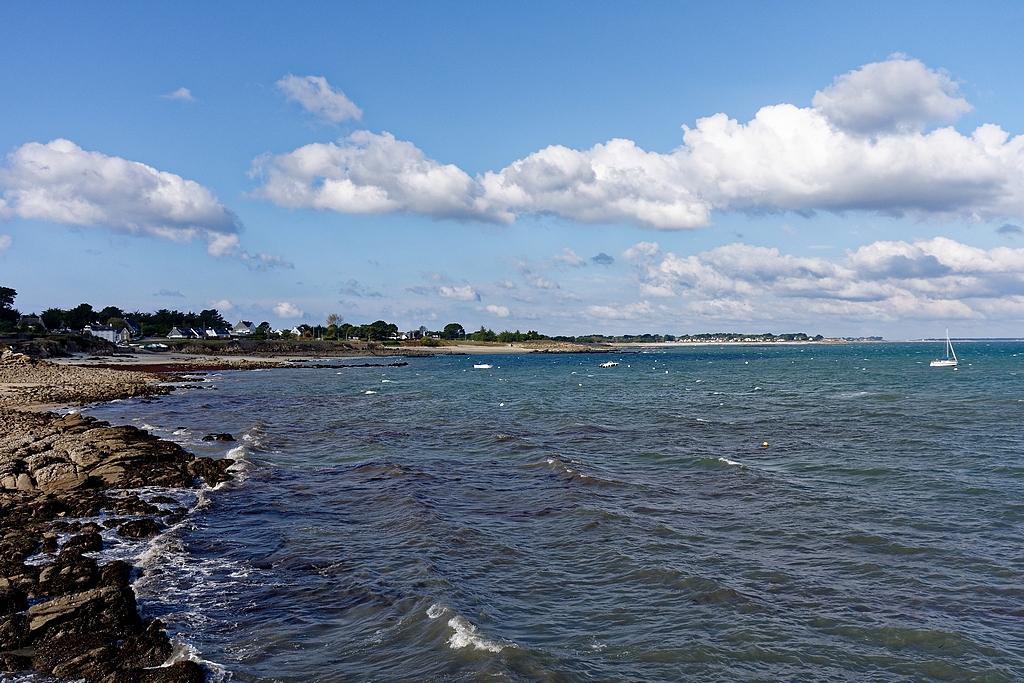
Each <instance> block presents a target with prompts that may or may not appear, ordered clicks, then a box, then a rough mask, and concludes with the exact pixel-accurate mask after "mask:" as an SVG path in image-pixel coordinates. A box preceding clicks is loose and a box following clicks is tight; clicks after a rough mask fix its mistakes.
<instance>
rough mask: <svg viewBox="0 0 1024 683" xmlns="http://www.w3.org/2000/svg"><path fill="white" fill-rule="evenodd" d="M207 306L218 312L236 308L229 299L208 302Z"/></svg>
mask: <svg viewBox="0 0 1024 683" xmlns="http://www.w3.org/2000/svg"><path fill="white" fill-rule="evenodd" d="M206 305H207V306H209V307H210V308H215V309H217V310H218V311H230V310H232V309H233V308H234V307H235V306H234V304H232V303H231V302H230V301H228V300H227V299H221V300H220V301H207V302H206Z"/></svg>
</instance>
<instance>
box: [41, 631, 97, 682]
mask: <svg viewBox="0 0 1024 683" xmlns="http://www.w3.org/2000/svg"><path fill="white" fill-rule="evenodd" d="M113 643H114V639H113V638H112V637H111V636H109V635H105V634H102V633H63V632H58V633H55V634H54V635H53V636H52V637H50V638H45V639H42V640H39V641H38V642H37V643H36V644H35V654H34V655H33V656H32V666H33V667H35V668H36V669H38V670H40V671H47V672H49V671H53V670H54V669H56V668H58V667H61V666H62V665H63V664H66V663H68V662H70V661H72V660H74V659H75V658H76V657H78V656H80V655H82V654H85V653H89V652H95V651H97V650H104V649H108V648H110V646H111V645H113ZM112 656H113V649H112V648H111V649H110V650H109V652H108V655H107V659H108V660H109V659H111V658H112ZM112 668H113V667H111V669H112ZM107 671H108V672H109V671H110V669H108V670H107ZM84 677H85V676H74V677H73V678H84ZM62 678H63V677H62Z"/></svg>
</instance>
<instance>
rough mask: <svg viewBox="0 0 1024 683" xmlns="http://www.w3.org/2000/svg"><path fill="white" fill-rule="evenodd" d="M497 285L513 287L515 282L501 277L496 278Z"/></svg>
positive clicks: (503, 287) (505, 287)
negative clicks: (499, 278)
mask: <svg viewBox="0 0 1024 683" xmlns="http://www.w3.org/2000/svg"><path fill="white" fill-rule="evenodd" d="M498 286H499V287H501V288H502V289H515V288H516V283H515V282H513V281H512V280H509V279H508V278H503V279H501V280H498Z"/></svg>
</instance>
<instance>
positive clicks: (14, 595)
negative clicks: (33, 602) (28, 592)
mask: <svg viewBox="0 0 1024 683" xmlns="http://www.w3.org/2000/svg"><path fill="white" fill-rule="evenodd" d="M27 609H28V598H27V597H26V596H25V594H24V593H23V592H21V591H20V590H18V589H17V588H0V616H7V615H8V614H14V613H15V612H24V611H25V610H27Z"/></svg>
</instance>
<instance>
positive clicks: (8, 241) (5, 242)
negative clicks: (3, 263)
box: [0, 235, 14, 257]
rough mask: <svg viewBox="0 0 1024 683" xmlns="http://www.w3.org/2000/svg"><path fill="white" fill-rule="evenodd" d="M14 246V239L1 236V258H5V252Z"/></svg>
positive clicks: (8, 236)
mask: <svg viewBox="0 0 1024 683" xmlns="http://www.w3.org/2000/svg"><path fill="white" fill-rule="evenodd" d="M12 244H14V238H13V237H11V236H10V235H0V257H3V255H4V252H5V251H7V250H8V249H10V248H11V245H12Z"/></svg>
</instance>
